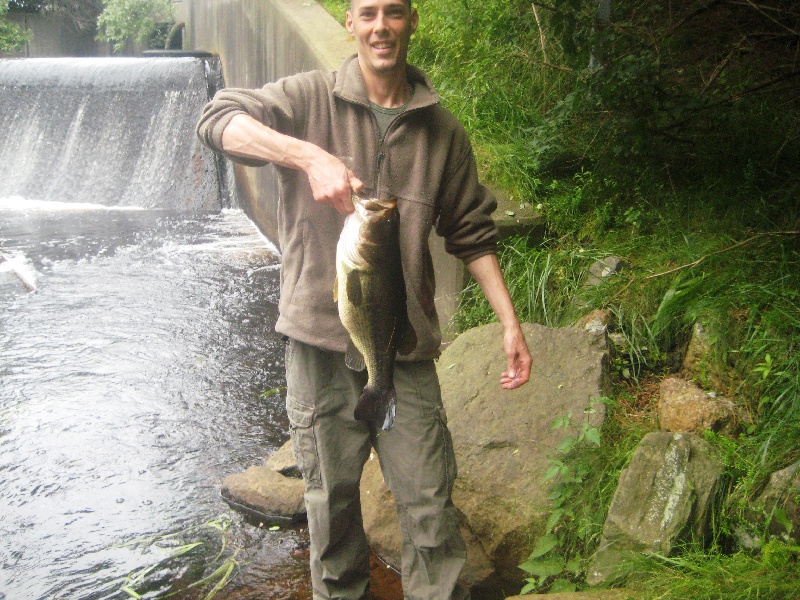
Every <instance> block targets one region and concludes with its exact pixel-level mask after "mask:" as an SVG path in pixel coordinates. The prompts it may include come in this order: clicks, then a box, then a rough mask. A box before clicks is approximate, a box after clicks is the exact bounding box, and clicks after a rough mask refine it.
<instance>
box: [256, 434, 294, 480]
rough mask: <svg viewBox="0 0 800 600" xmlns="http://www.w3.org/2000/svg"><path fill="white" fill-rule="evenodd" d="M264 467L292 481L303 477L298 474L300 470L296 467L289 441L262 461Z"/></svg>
mask: <svg viewBox="0 0 800 600" xmlns="http://www.w3.org/2000/svg"><path fill="white" fill-rule="evenodd" d="M264 466H265V467H267V468H268V469H272V470H273V471H275V472H277V473H280V474H281V475H283V476H284V477H291V478H293V479H302V477H303V475H302V473H300V468H299V467H298V466H297V461H296V460H295V459H294V453H293V452H292V441H291V440H288V441H287V442H286V443H285V444H284V445H283V446H281V447H280V448H278V449H277V450H276V451H275V452H274V453H273V454H272V455H271V456H269V457H268V458H266V459H265V460H264Z"/></svg>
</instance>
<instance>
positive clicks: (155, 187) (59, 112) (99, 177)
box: [0, 57, 228, 211]
mask: <svg viewBox="0 0 800 600" xmlns="http://www.w3.org/2000/svg"><path fill="white" fill-rule="evenodd" d="M218 64H219V63H218V59H216V58H198V57H169V58H163V57H153V58H46V59H21V60H0V197H11V196H22V197H24V198H28V199H35V200H51V201H58V202H91V203H95V204H102V205H105V206H134V207H141V208H166V209H177V210H190V211H197V210H219V209H220V208H222V207H223V206H226V205H227V204H228V200H227V198H226V196H227V194H226V192H225V188H226V186H225V185H224V180H225V178H224V177H223V176H222V173H223V171H224V169H223V168H222V167H221V160H220V159H219V158H218V157H217V156H215V155H214V153H213V152H211V151H210V150H208V149H207V148H205V147H204V146H202V145H201V144H200V143H199V141H198V140H197V138H196V136H195V133H194V127H195V124H196V122H197V120H198V119H199V117H200V111H201V110H202V107H203V105H204V104H205V103H206V102H207V100H208V98H209V94H211V93H213V91H214V90H215V89H216V87H217V85H218V84H217V81H216V80H217V78H218V72H219V69H218Z"/></svg>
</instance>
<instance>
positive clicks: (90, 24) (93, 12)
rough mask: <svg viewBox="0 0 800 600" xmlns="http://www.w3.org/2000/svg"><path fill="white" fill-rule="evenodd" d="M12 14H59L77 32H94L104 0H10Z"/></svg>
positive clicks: (9, 6)
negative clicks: (65, 17)
mask: <svg viewBox="0 0 800 600" xmlns="http://www.w3.org/2000/svg"><path fill="white" fill-rule="evenodd" d="M8 8H9V10H10V11H11V12H21V13H42V12H58V13H60V14H63V15H66V16H67V17H69V19H70V20H71V21H72V24H73V26H74V27H75V29H76V30H77V31H94V29H95V27H96V24H97V17H98V15H99V14H100V13H101V12H102V10H103V0H8Z"/></svg>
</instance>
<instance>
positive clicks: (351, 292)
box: [347, 269, 364, 306]
mask: <svg viewBox="0 0 800 600" xmlns="http://www.w3.org/2000/svg"><path fill="white" fill-rule="evenodd" d="M347 300H348V302H350V304H352V305H353V306H361V302H362V301H363V300H364V296H363V294H362V293H361V277H359V275H358V271H356V270H355V269H354V270H352V271H350V272H349V273H348V274H347Z"/></svg>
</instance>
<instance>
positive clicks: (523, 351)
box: [500, 326, 533, 390]
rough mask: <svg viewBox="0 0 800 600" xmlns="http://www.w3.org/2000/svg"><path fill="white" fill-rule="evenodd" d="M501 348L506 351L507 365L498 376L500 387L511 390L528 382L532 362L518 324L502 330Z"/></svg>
mask: <svg viewBox="0 0 800 600" xmlns="http://www.w3.org/2000/svg"><path fill="white" fill-rule="evenodd" d="M503 350H505V353H506V361H507V366H506V370H505V372H503V374H502V375H501V376H500V387H502V388H503V389H506V390H513V389H516V388H518V387H520V386H521V385H524V384H526V383H527V382H528V380H529V379H530V377H531V363H532V362H533V359H532V358H531V353H530V351H529V350H528V344H527V343H526V342H525V336H524V335H523V333H522V329H521V328H520V327H519V326H517V327H515V328H512V329H510V330H507V331H505V332H504V334H503Z"/></svg>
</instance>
